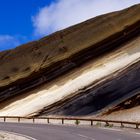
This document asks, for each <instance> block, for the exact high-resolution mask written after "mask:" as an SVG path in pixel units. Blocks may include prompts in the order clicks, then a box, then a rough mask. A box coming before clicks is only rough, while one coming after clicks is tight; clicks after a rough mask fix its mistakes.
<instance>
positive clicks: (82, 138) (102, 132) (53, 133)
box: [0, 123, 140, 140]
mask: <svg viewBox="0 0 140 140" xmlns="http://www.w3.org/2000/svg"><path fill="white" fill-rule="evenodd" d="M0 130H3V131H9V132H14V133H19V134H23V135H27V136H30V137H32V138H34V139H35V140H140V133H138V132H132V131H131V132H129V131H126V130H125V131H124V130H110V129H100V128H95V127H72V126H62V125H61V126H56V125H45V124H17V123H0Z"/></svg>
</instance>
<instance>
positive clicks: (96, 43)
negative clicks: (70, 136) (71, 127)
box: [0, 5, 140, 116]
mask: <svg viewBox="0 0 140 140" xmlns="http://www.w3.org/2000/svg"><path fill="white" fill-rule="evenodd" d="M0 65H1V68H0V101H1V103H0V115H1V116H3V115H9V116H13V115H14V116H29V115H38V116H42V115H43V116H44V115H71V116H81V115H82V116H83V115H84V116H85V115H94V114H96V115H97V114H102V113H104V112H107V111H109V110H112V109H113V108H115V107H117V106H119V105H120V104H121V103H122V102H125V101H126V100H131V98H133V97H134V96H137V95H139V91H140V89H139V88H140V5H135V6H133V7H131V8H128V9H126V10H123V11H119V12H114V13H110V14H106V15H102V16H99V17H96V18H93V19H91V20H88V21H86V22H83V23H81V24H78V25H75V26H72V27H70V28H68V29H65V30H62V31H59V32H56V33H54V34H52V35H50V36H48V37H45V38H43V39H41V40H38V41H35V42H32V43H28V44H25V45H23V46H20V47H17V48H16V49H14V50H9V51H4V52H1V53H0ZM134 102H135V101H134ZM132 107H133V106H132Z"/></svg>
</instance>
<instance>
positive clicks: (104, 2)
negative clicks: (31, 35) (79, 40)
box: [33, 0, 140, 36]
mask: <svg viewBox="0 0 140 140" xmlns="http://www.w3.org/2000/svg"><path fill="white" fill-rule="evenodd" d="M136 3H140V0H55V1H54V2H53V3H52V4H50V5H49V6H46V7H43V8H41V9H40V10H39V12H38V13H37V14H36V15H35V16H34V17H33V24H34V28H35V34H36V35H38V36H39V35H46V34H49V33H52V32H55V31H57V30H60V29H64V28H66V27H68V26H71V25H74V24H76V23H79V22H82V21H85V20H87V19H89V18H92V17H95V16H97V15H101V14H104V13H108V12H112V11H116V10H121V9H124V8H126V7H129V6H131V5H133V4H136Z"/></svg>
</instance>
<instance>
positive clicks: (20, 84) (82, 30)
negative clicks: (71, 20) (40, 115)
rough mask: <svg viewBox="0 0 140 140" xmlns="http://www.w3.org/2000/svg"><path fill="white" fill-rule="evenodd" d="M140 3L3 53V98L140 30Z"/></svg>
mask: <svg viewBox="0 0 140 140" xmlns="http://www.w3.org/2000/svg"><path fill="white" fill-rule="evenodd" d="M139 13H140V5H135V6H133V7H131V8H128V9H126V10H123V11H119V12H114V13H111V14H106V15H102V16H99V17H96V18H93V19H91V20H88V21H86V22H83V23H81V24H78V25H76V26H72V27H70V28H68V29H65V30H62V31H59V32H56V33H54V34H52V35H50V36H48V37H45V38H42V39H41V40H38V41H34V42H31V43H28V44H25V45H22V46H20V47H17V48H16V49H14V50H9V51H4V52H1V53H0V66H1V68H0V101H2V100H4V99H6V98H8V97H10V96H13V95H15V94H19V93H21V92H23V91H25V90H27V89H30V88H33V87H35V86H37V85H39V84H42V83H44V82H46V81H50V80H51V79H53V78H55V77H56V76H58V75H61V74H62V73H64V72H66V71H68V70H70V69H72V68H75V67H77V66H79V65H80V64H82V63H84V62H85V61H87V60H89V59H91V58H94V57H97V56H101V55H103V53H107V52H109V51H111V50H113V49H115V48H116V47H119V45H120V44H122V43H124V42H126V41H127V40H128V39H130V38H132V37H134V36H137V35H138V33H139V30H140V14H139Z"/></svg>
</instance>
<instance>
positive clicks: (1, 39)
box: [0, 35, 20, 51]
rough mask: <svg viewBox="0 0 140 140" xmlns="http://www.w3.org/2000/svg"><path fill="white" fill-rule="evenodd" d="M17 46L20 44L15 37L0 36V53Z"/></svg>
mask: <svg viewBox="0 0 140 140" xmlns="http://www.w3.org/2000/svg"><path fill="white" fill-rule="evenodd" d="M18 45H20V42H19V40H18V39H17V38H16V37H13V36H10V35H0V51H2V50H6V49H10V48H14V47H16V46H18Z"/></svg>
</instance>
